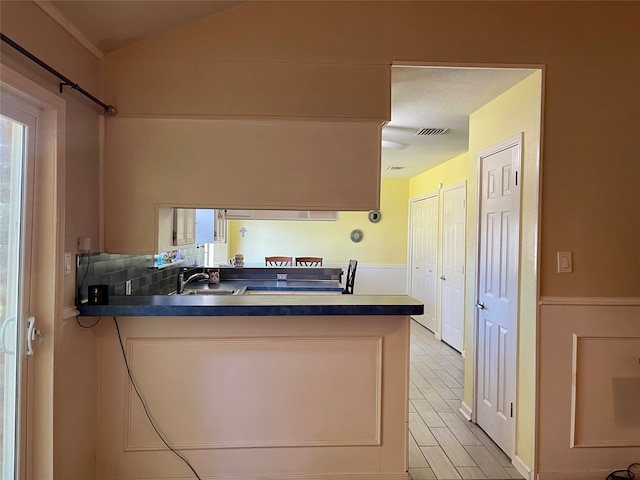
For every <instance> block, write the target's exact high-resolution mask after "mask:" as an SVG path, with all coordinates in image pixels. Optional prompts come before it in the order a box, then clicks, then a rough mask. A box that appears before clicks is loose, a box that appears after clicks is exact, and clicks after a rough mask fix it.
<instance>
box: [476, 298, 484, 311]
mask: <svg viewBox="0 0 640 480" xmlns="http://www.w3.org/2000/svg"><path fill="white" fill-rule="evenodd" d="M476 308H478V309H480V310H484V303H482V302H481V301H480V300H478V301H477V302H476Z"/></svg>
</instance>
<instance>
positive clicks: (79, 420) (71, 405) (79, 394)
mask: <svg viewBox="0 0 640 480" xmlns="http://www.w3.org/2000/svg"><path fill="white" fill-rule="evenodd" d="M0 30H1V31H2V33H3V34H5V35H6V36H8V37H9V38H11V39H12V40H14V41H15V42H17V43H18V44H20V45H21V46H23V47H24V48H26V49H27V50H29V51H30V52H31V53H33V54H34V55H36V56H37V57H39V58H41V59H42V60H43V61H45V62H46V63H48V64H49V65H51V66H52V67H53V68H55V69H56V70H58V71H59V72H61V73H62V74H63V75H65V76H67V77H68V78H70V79H71V80H73V81H74V82H76V83H78V84H80V85H81V86H82V88H84V89H85V90H87V91H89V92H91V93H93V94H95V95H97V96H99V94H100V86H101V62H100V61H98V60H97V59H96V58H95V57H93V56H92V55H91V54H89V53H88V52H87V51H86V50H85V49H84V48H83V47H81V46H80V45H79V44H78V43H77V42H76V41H75V40H73V39H72V38H71V37H70V36H69V34H67V33H66V32H65V31H64V30H62V29H61V28H60V27H59V26H58V25H57V24H56V23H54V22H53V21H52V20H51V19H50V18H49V17H48V16H47V15H46V14H45V13H44V12H43V11H42V10H41V9H40V8H38V7H37V6H35V5H34V4H33V3H31V2H12V1H8V2H7V1H2V2H0ZM0 52H1V54H2V57H1V59H0V61H1V62H2V64H3V65H6V66H8V67H10V68H11V69H13V70H15V71H17V72H18V73H20V74H22V75H24V76H25V77H27V78H29V79H31V80H33V81H34V82H36V83H38V84H39V85H41V86H42V87H44V88H45V89H46V90H48V91H50V92H53V93H55V94H56V95H60V94H59V90H58V89H59V86H58V84H59V81H58V79H57V78H56V77H54V76H53V75H51V74H49V73H47V72H46V71H45V70H43V69H42V68H41V67H39V66H37V65H36V64H35V63H32V62H31V61H30V60H27V59H26V58H25V57H23V56H22V55H20V54H19V53H17V52H16V51H15V50H14V49H13V48H11V47H9V46H8V45H6V44H5V43H4V42H3V43H2V46H1V50H0ZM0 74H1V73H0ZM61 96H62V98H64V100H65V103H66V124H65V125H63V126H62V128H63V130H64V132H65V133H64V137H65V145H66V148H65V159H64V161H65V163H66V169H65V174H66V195H65V201H64V206H63V208H64V212H63V215H62V218H65V217H66V218H65V224H64V225H60V226H59V227H60V228H64V234H63V238H64V251H67V252H71V254H72V256H75V254H76V253H77V248H76V239H77V237H78V236H87V237H90V238H91V240H92V244H93V248H94V249H98V241H99V223H98V118H99V113H100V111H101V109H100V107H97V106H95V105H94V104H93V103H92V102H90V101H89V100H87V99H85V98H84V97H83V96H81V95H79V94H78V93H77V92H74V91H72V90H70V89H65V92H64V93H63V94H62V95H61ZM62 187H64V185H62ZM41 191H42V190H41ZM48 221H50V222H53V221H55V219H54V218H49V219H48ZM54 228H58V227H57V226H55V227H54ZM49 241H51V242H53V240H52V239H50V240H49ZM55 254H56V255H62V254H63V252H62V251H60V252H56V253H55ZM72 272H73V273H72V275H70V276H65V277H64V279H62V278H59V279H57V284H58V285H59V288H61V289H63V290H64V294H63V297H64V305H65V306H67V307H72V306H73V304H74V301H75V293H76V292H75V290H76V288H75V285H76V282H75V268H72ZM61 313H62V312H50V315H51V317H52V318H53V322H52V323H53V325H52V327H49V328H46V337H45V338H46V341H47V342H52V343H53V354H52V355H51V361H50V363H51V365H48V366H47V367H46V369H47V370H48V369H49V368H51V369H52V370H51V371H53V372H54V373H53V375H54V379H53V389H54V391H53V413H52V415H53V426H52V428H51V430H52V431H53V438H44V436H42V437H40V438H39V439H38V445H46V447H45V448H46V452H45V456H39V457H37V458H36V462H37V463H38V465H37V466H35V467H34V472H46V471H53V472H55V478H93V472H94V468H95V445H96V423H95V417H96V415H97V403H96V392H97V383H96V381H95V374H96V369H97V359H96V349H95V346H96V342H95V339H94V336H93V333H89V332H84V331H80V329H79V328H78V327H77V326H76V325H75V322H74V321H73V317H72V318H71V320H70V321H69V320H63V319H62V318H61ZM47 316H48V315H47ZM71 322H74V323H71ZM41 328H44V327H42V324H41ZM51 329H52V330H53V331H51ZM49 345H50V344H49V343H47V347H48V346H49ZM49 352H50V350H49V348H43V350H42V355H43V356H45V355H48V354H49ZM36 365H38V366H39V365H40V364H39V363H36ZM35 375H36V377H37V378H44V377H46V376H48V373H44V375H43V372H42V371H39V372H36V373H35ZM49 381H50V379H49V378H47V379H46V380H45V382H47V383H48V382H49ZM42 386H43V385H42V384H40V385H39V387H38V388H40V387H42ZM48 401H49V400H48ZM70 426H72V427H70ZM38 428H40V426H38ZM41 453H42V452H41ZM52 460H53V464H51V463H52Z"/></svg>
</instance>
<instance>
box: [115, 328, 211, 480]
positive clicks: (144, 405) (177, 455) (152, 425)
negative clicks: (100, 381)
mask: <svg viewBox="0 0 640 480" xmlns="http://www.w3.org/2000/svg"><path fill="white" fill-rule="evenodd" d="M113 323H114V324H115V326H116V332H117V333H118V341H119V342H120V349H121V350H122V358H123V359H124V366H125V367H126V369H127V375H128V376H129V381H130V382H131V386H132V387H133V390H134V391H135V392H136V395H137V396H138V400H140V403H141V404H142V408H143V409H144V413H145V415H146V416H147V419H148V420H149V424H151V427H152V428H153V430H154V431H155V432H156V435H158V438H159V439H160V440H162V443H164V444H165V446H166V447H167V448H168V449H169V450H171V451H172V452H173V454H174V455H175V456H176V457H178V458H179V459H180V460H182V461H183V462H184V464H185V465H186V466H187V467H189V469H190V470H191V471H192V472H193V474H194V475H195V476H196V478H197V479H198V480H202V479H201V478H200V475H198V472H196V471H195V469H194V468H193V466H192V465H191V464H190V463H189V461H188V460H187V459H186V458H184V457H183V456H182V455H180V453H178V452H177V451H176V450H175V449H174V448H173V447H171V445H169V444H168V443H167V442H166V440H165V439H164V437H163V436H162V435H161V434H160V432H159V431H158V429H157V428H156V425H155V424H154V423H153V420H152V419H151V415H150V414H149V410H148V409H147V405H146V404H145V403H144V400H143V399H142V395H141V394H140V391H139V390H138V387H137V386H136V383H135V382H134V381H133V376H132V375H131V370H130V369H129V362H128V361H127V354H126V353H125V350H124V344H123V343H122V336H120V328H119V327H118V320H117V319H116V317H113Z"/></svg>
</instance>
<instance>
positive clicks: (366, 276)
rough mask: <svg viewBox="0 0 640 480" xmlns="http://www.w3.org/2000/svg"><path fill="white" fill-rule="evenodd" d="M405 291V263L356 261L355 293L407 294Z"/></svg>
mask: <svg viewBox="0 0 640 480" xmlns="http://www.w3.org/2000/svg"><path fill="white" fill-rule="evenodd" d="M345 275H346V269H345ZM407 292H408V290H407V266H406V265H376V264H367V263H364V264H363V263H358V268H357V269H356V282H355V288H354V293H355V294H358V295H408V293H407Z"/></svg>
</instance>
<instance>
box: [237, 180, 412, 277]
mask: <svg viewBox="0 0 640 480" xmlns="http://www.w3.org/2000/svg"><path fill="white" fill-rule="evenodd" d="M408 189H409V180H408V179H383V180H382V182H381V195H380V213H381V214H382V219H381V220H380V221H379V222H378V223H371V222H369V220H368V218H367V213H368V212H340V214H339V219H338V221H280V220H244V221H242V220H230V221H229V227H228V228H229V229H228V232H229V233H228V236H229V255H230V256H231V255H234V254H235V253H242V254H243V255H244V258H245V262H258V263H264V257H265V256H269V255H287V256H293V257H295V256H306V255H310V256H319V257H323V258H324V263H326V264H339V265H342V264H346V263H348V261H349V259H350V258H355V259H357V260H358V262H360V263H361V264H365V263H369V264H387V265H404V264H406V263H407V229H408V201H407V198H408ZM242 227H244V228H246V230H247V232H246V233H245V236H244V238H242V236H241V235H240V233H239V230H240V229H241V228H242ZM356 228H357V229H360V230H362V232H363V234H364V236H363V239H362V241H361V242H359V243H354V242H352V241H351V239H350V238H349V234H350V233H351V231H352V230H354V229H356Z"/></svg>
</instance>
